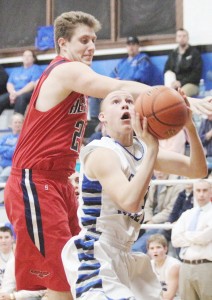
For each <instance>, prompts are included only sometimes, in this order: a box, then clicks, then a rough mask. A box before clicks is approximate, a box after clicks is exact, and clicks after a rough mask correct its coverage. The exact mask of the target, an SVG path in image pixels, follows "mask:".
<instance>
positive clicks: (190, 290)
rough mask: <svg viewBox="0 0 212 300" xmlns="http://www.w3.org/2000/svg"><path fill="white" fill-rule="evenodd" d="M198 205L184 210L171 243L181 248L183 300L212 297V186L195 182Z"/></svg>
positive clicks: (180, 277)
mask: <svg viewBox="0 0 212 300" xmlns="http://www.w3.org/2000/svg"><path fill="white" fill-rule="evenodd" d="M193 191H194V197H195V200H196V202H197V205H196V206H195V207H193V208H192V209H189V210H187V211H185V212H184V213H183V214H182V215H181V216H180V218H179V219H178V221H177V222H176V223H175V224H174V227H173V229H172V244H173V246H174V247H181V251H180V257H181V259H182V261H183V263H182V265H181V268H180V276H179V289H180V296H181V298H182V299H186V300H187V299H195V300H202V299H204V300H209V299H211V297H212V285H211V278H212V203H211V201H210V199H211V183H209V182H208V181H206V180H204V179H201V180H198V181H197V182H195V183H194V189H193Z"/></svg>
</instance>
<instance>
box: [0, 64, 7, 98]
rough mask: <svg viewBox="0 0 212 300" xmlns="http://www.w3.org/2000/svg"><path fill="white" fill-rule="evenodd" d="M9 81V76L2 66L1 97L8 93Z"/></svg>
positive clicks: (0, 73) (0, 68) (0, 70)
mask: <svg viewBox="0 0 212 300" xmlns="http://www.w3.org/2000/svg"><path fill="white" fill-rule="evenodd" d="M7 80H8V74H7V72H6V71H5V69H4V68H3V67H2V66H1V65H0V95H2V94H4V93H6V92H7V88H6V85H7Z"/></svg>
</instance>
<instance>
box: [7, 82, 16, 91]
mask: <svg viewBox="0 0 212 300" xmlns="http://www.w3.org/2000/svg"><path fill="white" fill-rule="evenodd" d="M7 91H8V93H9V94H12V93H13V92H14V91H15V88H14V85H13V83H12V82H7Z"/></svg>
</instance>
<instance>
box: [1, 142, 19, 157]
mask: <svg viewBox="0 0 212 300" xmlns="http://www.w3.org/2000/svg"><path fill="white" fill-rule="evenodd" d="M15 148H16V145H15V146H13V147H8V149H5V151H4V153H2V157H3V158H5V159H12V157H13V154H14V152H15Z"/></svg>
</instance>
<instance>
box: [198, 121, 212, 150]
mask: <svg viewBox="0 0 212 300" xmlns="http://www.w3.org/2000/svg"><path fill="white" fill-rule="evenodd" d="M206 122H207V120H202V122H201V124H200V127H199V137H200V139H201V142H202V145H203V146H204V147H206V146H207V145H208V144H209V143H210V140H211V138H212V130H209V131H206V129H205V128H206Z"/></svg>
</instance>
